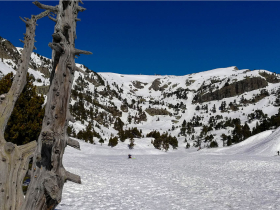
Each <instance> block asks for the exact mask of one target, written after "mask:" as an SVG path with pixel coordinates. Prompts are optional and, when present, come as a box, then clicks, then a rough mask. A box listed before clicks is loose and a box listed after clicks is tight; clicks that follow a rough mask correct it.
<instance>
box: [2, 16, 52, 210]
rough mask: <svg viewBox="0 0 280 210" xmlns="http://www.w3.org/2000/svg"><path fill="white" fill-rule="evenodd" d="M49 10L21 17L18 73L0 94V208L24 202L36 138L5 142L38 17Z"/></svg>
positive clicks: (16, 207)
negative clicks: (23, 29)
mask: <svg viewBox="0 0 280 210" xmlns="http://www.w3.org/2000/svg"><path fill="white" fill-rule="evenodd" d="M48 14H49V11H45V12H43V13H41V14H39V15H36V16H34V15H32V17H31V19H28V18H25V19H23V18H21V19H22V21H23V22H24V23H25V24H26V33H25V34H24V41H22V40H21V41H22V42H23V43H24V48H23V52H22V55H21V58H20V60H19V64H18V70H17V74H16V75H15V77H14V80H13V84H12V87H11V88H10V90H9V92H8V93H7V94H6V95H1V97H0V209H1V210H6V209H9V210H16V209H20V208H21V205H22V204H23V202H24V196H23V192H22V182H23V179H24V176H25V175H26V173H27V170H28V163H29V158H30V157H31V156H32V154H33V152H34V150H35V148H36V141H33V142H31V143H29V144H26V145H23V146H17V145H15V144H13V143H11V142H6V140H5V138H4V132H5V128H6V125H7V122H8V120H9V118H10V116H11V114H12V111H13V109H14V106H15V103H16V101H17V99H18V97H19V95H20V94H21V92H22V90H23V88H24V86H25V85H26V74H27V70H28V65H29V61H30V57H31V53H32V51H33V49H34V48H35V47H34V42H35V39H34V37H35V29H36V22H37V20H38V19H40V18H43V17H45V16H47V15H48Z"/></svg>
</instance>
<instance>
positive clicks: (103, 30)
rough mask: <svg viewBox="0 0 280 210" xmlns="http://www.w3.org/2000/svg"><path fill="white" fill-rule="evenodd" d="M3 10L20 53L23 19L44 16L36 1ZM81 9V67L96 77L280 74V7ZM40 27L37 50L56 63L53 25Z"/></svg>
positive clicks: (4, 28)
mask: <svg viewBox="0 0 280 210" xmlns="http://www.w3.org/2000/svg"><path fill="white" fill-rule="evenodd" d="M57 2H58V1H57ZM57 2H56V1H52V2H42V3H45V4H52V5H54V4H56V3H57ZM15 5H17V6H16V7H15ZM0 6H1V12H0V20H1V32H0V36H2V37H4V38H7V39H9V40H10V41H11V42H12V43H13V44H14V45H16V46H21V47H22V43H21V42H19V41H18V39H22V38H23V35H22V34H23V33H24V32H25V24H24V23H23V22H22V21H21V20H20V19H19V16H21V17H30V15H31V14H39V13H40V12H42V11H43V10H41V9H39V8H37V7H36V6H35V5H33V4H32V3H31V2H30V1H25V2H21V1H13V2H5V1H1V2H0ZM83 6H84V7H86V8H87V10H86V11H85V12H82V13H79V18H81V19H82V21H81V22H78V25H77V37H78V39H77V40H76V47H77V48H79V49H83V50H89V51H92V52H93V55H81V57H79V58H78V59H77V60H76V62H77V63H82V64H85V65H86V66H88V67H89V68H90V69H92V70H94V71H97V72H115V73H122V74H161V75H185V74H189V73H195V72H200V71H206V70H210V69H214V68H220V67H228V66H237V67H238V68H239V69H245V68H246V69H247V68H248V69H251V70H253V69H266V70H269V71H272V72H276V73H280V2H276V1H273V2H241V1H239V2H189V1H185V2H183V1H179V2H166V1H164V2H158V1H156V2H155V1H153V2H146V1H145V2H141V1H139V2H129V1H123V2H109V1H106V2H99V1H84V5H83ZM38 24H39V26H38V27H37V31H36V40H37V43H36V44H35V45H36V47H37V49H38V50H37V51H35V52H37V53H39V54H41V55H44V56H46V57H51V50H50V48H49V47H48V43H49V42H51V41H52V37H51V34H52V33H53V31H54V22H52V21H51V20H49V19H48V18H44V19H42V20H39V21H38Z"/></svg>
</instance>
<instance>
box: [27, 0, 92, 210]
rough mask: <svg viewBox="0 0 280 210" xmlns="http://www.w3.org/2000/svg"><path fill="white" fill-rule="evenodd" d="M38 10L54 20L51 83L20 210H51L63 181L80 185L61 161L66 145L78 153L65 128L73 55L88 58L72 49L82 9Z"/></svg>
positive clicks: (73, 5) (71, 5)
mask: <svg viewBox="0 0 280 210" xmlns="http://www.w3.org/2000/svg"><path fill="white" fill-rule="evenodd" d="M34 4H35V5H36V6H38V7H39V8H41V9H46V10H50V11H51V12H53V13H55V14H56V18H53V17H51V16H49V18H50V19H51V20H53V21H55V22H56V25H55V32H54V34H53V35H52V36H53V42H52V43H50V44H49V46H50V47H51V48H52V50H53V53H52V62H53V71H52V81H51V85H50V89H49V93H48V95H47V98H48V101H47V104H46V108H45V116H44V120H43V126H42V130H41V133H40V136H39V139H38V144H37V148H36V150H35V153H34V156H33V164H32V172H31V182H30V185H29V187H28V191H27V195H26V201H25V203H24V205H23V206H22V209H24V210H26V209H28V210H35V209H36V210H47V209H48V210H49V209H54V208H55V207H56V206H57V205H58V204H59V203H60V201H61V195H62V189H63V185H64V183H65V181H66V180H70V181H73V182H76V183H81V179H80V177H79V176H78V175H75V174H72V173H70V172H68V171H66V170H65V168H64V167H63V164H62V158H63V154H64V150H65V147H66V145H69V146H72V147H74V148H78V149H79V143H78V142H77V141H75V140H69V137H68V136H67V126H68V122H69V120H70V113H69V100H70V94H71V87H72V82H73V78H74V72H75V61H74V58H75V55H79V54H91V53H90V52H87V51H82V50H78V49H75V38H76V21H77V20H78V19H77V14H78V12H80V11H84V10H85V9H84V8H83V7H81V6H79V5H78V1H73V0H72V1H63V0H60V1H59V5H58V6H47V5H43V4H41V3H39V2H34Z"/></svg>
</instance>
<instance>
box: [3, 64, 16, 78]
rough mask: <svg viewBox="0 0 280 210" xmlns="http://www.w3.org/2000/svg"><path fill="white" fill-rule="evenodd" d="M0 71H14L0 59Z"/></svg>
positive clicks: (7, 72) (6, 72)
mask: <svg viewBox="0 0 280 210" xmlns="http://www.w3.org/2000/svg"><path fill="white" fill-rule="evenodd" d="M0 72H1V73H2V74H3V75H6V74H9V73H11V72H13V73H15V72H16V71H15V70H14V69H12V68H10V67H9V66H7V65H6V64H5V63H3V62H1V61H0Z"/></svg>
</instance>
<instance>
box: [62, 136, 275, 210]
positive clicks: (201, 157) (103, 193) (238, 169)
mask: <svg viewBox="0 0 280 210" xmlns="http://www.w3.org/2000/svg"><path fill="white" fill-rule="evenodd" d="M270 133H271V132H270ZM270 133H269V134H270ZM275 133H276V132H275ZM269 134H265V135H266V136H267V135H269ZM256 139H257V138H256ZM140 141H141V140H139V141H138V142H137V141H136V144H137V143H138V146H139V147H138V148H139V149H137V148H135V151H133V150H132V151H131V150H128V149H126V148H125V147H121V146H120V147H119V149H111V148H109V147H108V146H107V145H103V146H102V147H101V146H100V145H90V144H87V143H84V142H81V150H82V151H77V150H74V149H72V148H69V147H67V149H66V154H65V156H64V164H65V167H66V168H67V170H69V171H71V172H73V173H76V174H79V175H80V176H81V177H82V184H81V185H79V184H75V183H71V182H67V183H66V184H65V185H64V189H63V198H62V202H61V203H60V205H59V206H58V207H57V208H56V209H57V210H72V209H73V210H78V209H79V210H83V209H86V210H90V209H92V210H101V209H102V210H110V209H116V210H119V209H122V210H128V209H129V210H133V209H137V210H154V209H161V210H162V209H163V210H165V209H166V210H169V209H182V210H183V209H184V210H188V209H190V210H193V209H195V210H206V209H207V210H213V209H215V210H219V209H221V210H225V209H238V210H240V209H242V210H245V209H252V210H253V209H254V210H255V209H257V210H266V209H280V182H279V172H280V164H279V161H280V156H279V157H278V156H275V155H276V153H275V154H271V156H269V155H265V156H262V155H252V154H251V153H250V154H247V155H246V154H231V155H225V154H224V153H218V152H217V153H215V152H214V153H213V152H211V153H210V152H205V151H196V150H194V149H191V150H183V149H181V150H179V151H177V152H168V153H165V152H161V151H158V152H156V153H154V154H153V153H149V152H147V151H149V150H150V151H154V149H152V148H144V149H143V145H144V144H145V143H141V142H140ZM249 141H251V142H252V140H249ZM256 141H257V140H256ZM256 141H255V142H256ZM260 142H261V141H260ZM278 142H279V141H278ZM141 144H142V146H141ZM236 146H237V145H236ZM245 147H247V148H249V147H250V142H249V143H248V144H247V146H246V145H245ZM141 149H142V150H143V151H145V152H144V153H143V154H141V153H140V152H139V151H141ZM233 149H234V148H233ZM203 150H204V149H203ZM205 150H206V149H205ZM130 151H131V153H132V154H135V155H133V158H134V159H127V154H128V153H129V152H130ZM212 151H213V150H212Z"/></svg>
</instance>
